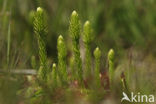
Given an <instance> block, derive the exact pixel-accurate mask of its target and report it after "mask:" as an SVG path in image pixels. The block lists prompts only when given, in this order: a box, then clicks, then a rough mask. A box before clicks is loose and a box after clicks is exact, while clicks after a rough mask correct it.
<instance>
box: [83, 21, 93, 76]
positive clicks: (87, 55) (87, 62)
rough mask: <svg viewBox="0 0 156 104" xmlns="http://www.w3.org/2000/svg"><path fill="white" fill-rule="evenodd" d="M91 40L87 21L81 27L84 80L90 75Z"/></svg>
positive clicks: (90, 30)
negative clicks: (83, 52)
mask: <svg viewBox="0 0 156 104" xmlns="http://www.w3.org/2000/svg"><path fill="white" fill-rule="evenodd" d="M92 40H93V34H92V28H91V25H90V22H89V21H86V22H85V24H84V27H83V42H84V45H85V71H84V74H85V78H88V77H89V76H90V75H91V47H90V45H91V42H92Z"/></svg>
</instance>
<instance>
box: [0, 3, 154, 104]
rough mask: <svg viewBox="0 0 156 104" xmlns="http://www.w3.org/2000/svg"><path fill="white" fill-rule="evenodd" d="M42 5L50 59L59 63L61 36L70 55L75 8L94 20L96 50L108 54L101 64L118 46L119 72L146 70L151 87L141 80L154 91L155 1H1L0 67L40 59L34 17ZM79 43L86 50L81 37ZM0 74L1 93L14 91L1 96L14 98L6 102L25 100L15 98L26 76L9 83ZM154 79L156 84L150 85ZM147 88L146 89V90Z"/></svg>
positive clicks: (25, 64) (83, 18)
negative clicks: (72, 19) (46, 25)
mask: <svg viewBox="0 0 156 104" xmlns="http://www.w3.org/2000/svg"><path fill="white" fill-rule="evenodd" d="M39 6H40V7H42V8H44V10H45V11H46V14H47V18H48V20H47V23H48V35H47V46H46V47H47V53H48V59H49V60H50V62H57V49H56V48H57V46H56V44H57V42H56V41H57V37H58V36H59V35H60V34H61V35H63V36H64V38H65V41H66V43H67V47H68V56H69V57H70V56H71V55H70V54H71V40H70V38H69V31H68V30H69V29H68V27H69V18H70V14H71V13H72V11H73V10H76V11H77V12H78V13H79V15H80V19H81V23H82V26H83V24H84V22H85V21H86V20H90V22H91V24H92V27H93V29H94V37H95V39H94V41H93V43H92V46H91V47H92V52H93V50H94V49H95V47H96V46H99V48H100V49H101V50H102V53H103V54H102V57H103V59H102V60H103V61H102V64H104V65H106V64H107V62H106V60H107V52H108V50H109V49H110V48H113V49H114V50H115V52H116V70H120V69H131V68H132V69H138V70H137V71H138V73H140V70H144V71H143V72H142V73H140V74H141V78H143V77H144V78H146V77H148V78H146V81H148V80H150V81H151V80H152V81H153V82H152V81H151V82H150V84H149V85H147V83H145V82H146V81H144V80H143V79H140V83H138V82H139V81H138V82H137V81H136V83H137V84H138V86H140V87H139V88H140V89H141V90H145V89H146V88H147V92H148V91H149V92H152V91H153V90H152V89H154V87H155V86H156V85H155V83H156V82H155V79H154V77H155V74H156V71H155V67H156V66H155V62H156V1H155V0H0V69H1V68H3V69H5V68H16V69H20V68H31V64H30V63H31V61H30V60H31V56H33V55H35V57H36V58H37V59H38V46H37V41H36V38H35V36H34V32H33V15H34V12H35V11H36V8H37V7H39ZM9 40H10V41H9ZM80 44H82V47H81V49H82V50H83V43H82V40H80ZM8 47H10V48H8ZM8 55H9V56H8ZM8 57H9V59H8ZM8 60H9V61H8ZM105 62H106V63H105ZM129 63H130V65H132V66H131V67H130V66H129ZM134 66H135V67H134ZM104 68H105V69H106V68H107V66H105V67H104ZM120 72H121V71H120ZM120 72H119V73H120ZM120 74H121V73H120ZM138 76H139V75H138ZM145 76H146V77H145ZM149 76H150V78H149ZM0 77H1V80H2V81H1V83H0V89H4V90H3V91H4V92H1V91H0V92H1V93H0V97H1V96H2V97H3V95H4V93H6V92H10V94H6V95H4V96H7V97H6V98H5V97H4V99H3V98H2V99H0V102H1V101H3V100H4V101H6V100H7V99H9V97H10V100H8V102H5V103H8V104H15V102H16V101H17V100H18V99H20V100H22V95H20V96H18V97H17V98H16V99H15V98H12V97H13V96H17V95H18V94H17V93H18V91H19V89H21V88H23V84H24V80H23V81H20V82H19V80H20V79H21V77H20V78H19V76H18V77H15V78H16V80H13V81H11V82H10V83H8V82H7V81H6V80H7V79H6V78H3V76H0ZM13 78H14V76H13ZM22 78H23V77H22ZM3 79H4V80H3ZM23 79H24V78H23ZM151 83H154V85H153V86H151ZM5 85H6V86H8V87H5ZM143 86H146V88H142V87H143ZM11 88H12V89H14V90H11ZM117 88H118V87H117ZM139 88H138V89H139ZM8 89H10V90H9V91H8ZM119 89H120V88H119ZM11 98H12V99H11ZM9 101H10V102H9Z"/></svg>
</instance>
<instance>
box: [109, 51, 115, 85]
mask: <svg viewBox="0 0 156 104" xmlns="http://www.w3.org/2000/svg"><path fill="white" fill-rule="evenodd" d="M108 63H109V82H110V86H112V83H113V77H114V50H113V49H111V50H110V51H109V52H108Z"/></svg>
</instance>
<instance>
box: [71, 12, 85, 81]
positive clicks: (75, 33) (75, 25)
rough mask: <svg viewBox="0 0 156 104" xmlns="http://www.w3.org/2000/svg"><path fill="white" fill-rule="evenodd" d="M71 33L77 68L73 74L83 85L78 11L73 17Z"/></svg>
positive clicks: (73, 13)
mask: <svg viewBox="0 0 156 104" xmlns="http://www.w3.org/2000/svg"><path fill="white" fill-rule="evenodd" d="M69 32H70V35H71V38H72V44H73V53H74V66H75V68H74V71H73V72H74V73H73V74H74V77H75V79H76V80H78V81H79V82H80V83H81V82H82V80H83V75H82V74H83V73H82V60H81V57H80V46H79V39H80V20H79V16H78V14H77V12H76V11H73V12H72V15H71V18H70V26H69Z"/></svg>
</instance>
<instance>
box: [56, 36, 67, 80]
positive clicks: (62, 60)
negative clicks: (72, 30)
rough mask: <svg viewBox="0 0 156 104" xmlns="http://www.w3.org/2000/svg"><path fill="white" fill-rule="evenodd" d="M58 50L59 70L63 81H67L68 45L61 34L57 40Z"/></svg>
mask: <svg viewBox="0 0 156 104" xmlns="http://www.w3.org/2000/svg"><path fill="white" fill-rule="evenodd" d="M57 50H58V70H59V74H60V78H61V80H62V81H63V82H66V81H67V66H66V64H67V63H66V56H67V53H66V47H65V43H64V39H63V37H62V36H61V35H60V36H59V37H58V40H57Z"/></svg>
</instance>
